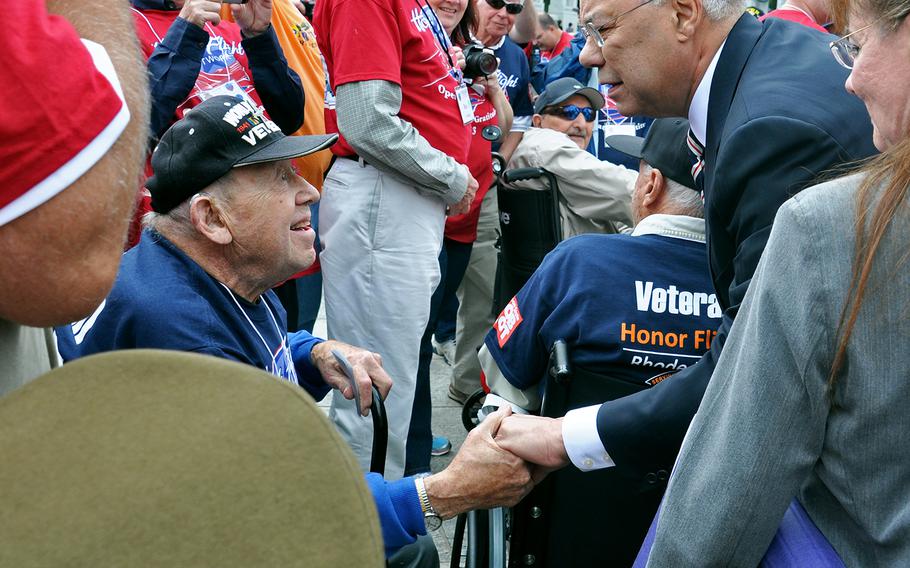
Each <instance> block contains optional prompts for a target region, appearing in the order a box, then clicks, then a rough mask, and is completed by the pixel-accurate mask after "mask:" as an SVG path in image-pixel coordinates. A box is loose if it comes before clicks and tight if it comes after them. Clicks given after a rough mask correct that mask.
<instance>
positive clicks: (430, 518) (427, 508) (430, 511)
mask: <svg viewBox="0 0 910 568" xmlns="http://www.w3.org/2000/svg"><path fill="white" fill-rule="evenodd" d="M414 485H415V486H416V487H417V497H418V499H420V508H421V509H422V510H423V522H424V523H425V524H426V526H427V530H429V531H435V530H436V529H438V528H439V527H441V526H442V517H440V516H439V513H437V512H436V509H434V508H433V506H432V505H430V498H429V497H428V496H427V488H426V486H425V485H424V484H423V478H422V477H415V478H414Z"/></svg>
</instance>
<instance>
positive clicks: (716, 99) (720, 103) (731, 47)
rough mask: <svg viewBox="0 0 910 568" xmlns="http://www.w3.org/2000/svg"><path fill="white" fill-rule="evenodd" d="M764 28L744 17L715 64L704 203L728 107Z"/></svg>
mask: <svg viewBox="0 0 910 568" xmlns="http://www.w3.org/2000/svg"><path fill="white" fill-rule="evenodd" d="M763 30H764V28H763V26H762V24H761V22H759V21H758V20H756V19H755V17H754V16H752V15H751V14H743V15H742V16H741V17H740V18H739V21H737V22H736V25H734V26H733V29H731V30H730V34H729V35H728V36H727V41H726V43H725V44H724V50H723V51H722V52H721V54H720V59H718V61H717V67H716V68H715V70H714V78H713V80H712V81H711V93H710V94H709V95H708V125H707V133H706V138H707V140H705V199H706V200H707V199H709V198H710V193H711V191H710V189H711V187H712V185H713V182H714V165H715V164H716V163H717V151H718V149H719V148H720V137H721V134H722V133H723V131H724V125H725V124H726V122H727V115H728V114H729V113H730V105H731V104H732V103H733V96H734V95H735V94H736V87H737V86H738V85H739V79H740V77H741V76H742V73H743V69H745V67H746V63H747V62H748V61H749V56H751V55H752V50H753V48H755V44H756V43H757V42H758V38H759V37H761V34H762V32H763Z"/></svg>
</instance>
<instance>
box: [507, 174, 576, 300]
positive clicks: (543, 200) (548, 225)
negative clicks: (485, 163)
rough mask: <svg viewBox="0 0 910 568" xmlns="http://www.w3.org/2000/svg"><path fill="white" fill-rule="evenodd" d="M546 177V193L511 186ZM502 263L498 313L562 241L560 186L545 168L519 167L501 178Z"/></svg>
mask: <svg viewBox="0 0 910 568" xmlns="http://www.w3.org/2000/svg"><path fill="white" fill-rule="evenodd" d="M538 178H543V179H544V180H546V183H547V185H548V188H547V190H545V191H541V190H536V189H523V188H517V187H514V186H512V185H511V184H512V183H514V182H517V181H523V180H529V179H538ZM499 182H500V183H499V190H498V191H499V194H498V198H499V229H500V234H499V243H498V247H499V263H498V267H497V269H496V284H495V291H494V294H493V298H494V302H493V303H494V306H493V311H494V312H495V313H499V311H500V310H501V309H502V308H503V307H504V306H505V304H506V303H508V301H509V300H511V299H512V296H514V295H515V294H517V293H518V291H519V290H521V287H522V286H524V285H525V282H527V281H528V278H530V277H531V274H533V273H534V271H535V270H537V267H538V266H540V263H541V262H542V261H543V258H544V257H545V256H546V255H547V253H549V252H550V251H551V250H553V249H554V248H556V245H558V244H559V243H560V242H561V241H562V240H563V233H562V224H561V222H560V219H559V199H560V197H559V183H558V182H557V181H556V176H554V175H553V174H551V173H550V172H548V171H547V170H545V169H543V168H518V169H512V170H508V171H505V172H503V173H502V174H501V175H500V177H499Z"/></svg>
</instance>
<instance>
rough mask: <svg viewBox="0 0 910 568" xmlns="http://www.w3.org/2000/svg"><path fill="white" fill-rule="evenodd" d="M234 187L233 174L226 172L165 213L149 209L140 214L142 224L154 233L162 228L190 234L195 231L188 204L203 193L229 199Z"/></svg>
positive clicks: (184, 234)
mask: <svg viewBox="0 0 910 568" xmlns="http://www.w3.org/2000/svg"><path fill="white" fill-rule="evenodd" d="M234 189H235V188H234V183H233V175H232V173H231V172H228V173H227V174H226V175H224V176H222V177H221V178H219V179H217V180H215V181H214V182H212V183H210V184H209V185H208V186H207V187H206V188H205V189H204V190H202V191H200V192H198V193H196V194H194V195H193V196H192V197H190V198H189V199H187V200H186V201H184V202H183V203H181V204H180V205H178V206H177V207H174V208H173V209H171V210H170V211H168V212H167V213H156V212H154V211H149V212H148V213H146V214H145V215H143V216H142V225H143V227H146V228H148V229H151V230H153V231H155V232H156V233H161V232H162V230H165V231H168V232H179V233H180V234H182V235H183V236H192V235H193V234H195V231H196V230H195V229H194V228H193V222H192V220H191V219H190V205H191V204H192V203H193V200H195V199H196V198H197V197H199V196H203V195H204V196H208V197H215V198H216V199H219V200H221V201H230V199H231V197H232V196H233V195H234Z"/></svg>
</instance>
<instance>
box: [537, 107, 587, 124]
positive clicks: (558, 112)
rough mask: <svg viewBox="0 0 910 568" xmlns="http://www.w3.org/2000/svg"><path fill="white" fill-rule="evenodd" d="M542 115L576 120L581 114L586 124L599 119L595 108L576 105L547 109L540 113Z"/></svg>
mask: <svg viewBox="0 0 910 568" xmlns="http://www.w3.org/2000/svg"><path fill="white" fill-rule="evenodd" d="M540 114H549V115H551V116H559V117H562V118H565V119H566V120H575V119H576V118H578V115H579V114H581V115H583V116H584V117H585V122H594V119H595V118H596V117H597V111H596V110H594V109H593V108H591V107H580V106H575V105H566V106H562V107H559V106H552V107H547V108H545V109H543V110H542V111H540Z"/></svg>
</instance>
